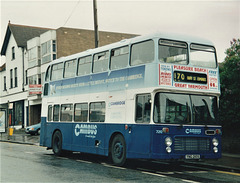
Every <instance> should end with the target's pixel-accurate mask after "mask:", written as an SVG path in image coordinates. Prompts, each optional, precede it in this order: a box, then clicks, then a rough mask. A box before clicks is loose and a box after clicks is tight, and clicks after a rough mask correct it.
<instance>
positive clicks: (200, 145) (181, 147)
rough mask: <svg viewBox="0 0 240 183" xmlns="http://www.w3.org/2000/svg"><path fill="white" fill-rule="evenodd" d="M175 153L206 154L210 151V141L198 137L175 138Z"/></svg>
mask: <svg viewBox="0 0 240 183" xmlns="http://www.w3.org/2000/svg"><path fill="white" fill-rule="evenodd" d="M174 150H175V152H183V151H184V152H188V151H189V152H190V151H191V152H193V151H195V152H199V151H201V152H207V151H210V139H209V138H199V137H175V139H174Z"/></svg>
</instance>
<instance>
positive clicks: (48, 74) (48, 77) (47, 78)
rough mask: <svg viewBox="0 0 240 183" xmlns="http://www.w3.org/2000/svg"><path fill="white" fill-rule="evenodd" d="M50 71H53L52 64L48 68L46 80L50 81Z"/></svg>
mask: <svg viewBox="0 0 240 183" xmlns="http://www.w3.org/2000/svg"><path fill="white" fill-rule="evenodd" d="M50 71H51V66H49V67H48V68H47V72H46V75H45V81H46V82H48V81H49V80H50Z"/></svg>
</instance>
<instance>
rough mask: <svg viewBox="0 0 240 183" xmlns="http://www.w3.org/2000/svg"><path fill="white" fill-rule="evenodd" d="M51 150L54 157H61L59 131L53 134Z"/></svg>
mask: <svg viewBox="0 0 240 183" xmlns="http://www.w3.org/2000/svg"><path fill="white" fill-rule="evenodd" d="M52 150H53V153H54V155H56V156H61V155H62V153H63V150H62V133H61V132H60V131H56V132H55V133H54V134H53V139H52Z"/></svg>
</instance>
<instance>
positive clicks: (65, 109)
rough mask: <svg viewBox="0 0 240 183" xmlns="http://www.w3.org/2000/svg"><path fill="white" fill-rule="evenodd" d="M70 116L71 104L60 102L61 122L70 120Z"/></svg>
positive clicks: (71, 112) (71, 113)
mask: <svg viewBox="0 0 240 183" xmlns="http://www.w3.org/2000/svg"><path fill="white" fill-rule="evenodd" d="M72 118H73V105H72V104H62V105H61V117H60V121H63V122H65V121H72Z"/></svg>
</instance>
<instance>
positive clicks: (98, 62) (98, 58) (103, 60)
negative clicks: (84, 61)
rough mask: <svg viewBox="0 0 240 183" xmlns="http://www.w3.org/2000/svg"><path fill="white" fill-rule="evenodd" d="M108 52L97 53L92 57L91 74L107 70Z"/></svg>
mask: <svg viewBox="0 0 240 183" xmlns="http://www.w3.org/2000/svg"><path fill="white" fill-rule="evenodd" d="M108 60H109V52H108V51H106V52H102V53H97V54H95V55H94V60H93V72H94V73H97V72H103V71H107V70H108Z"/></svg>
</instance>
